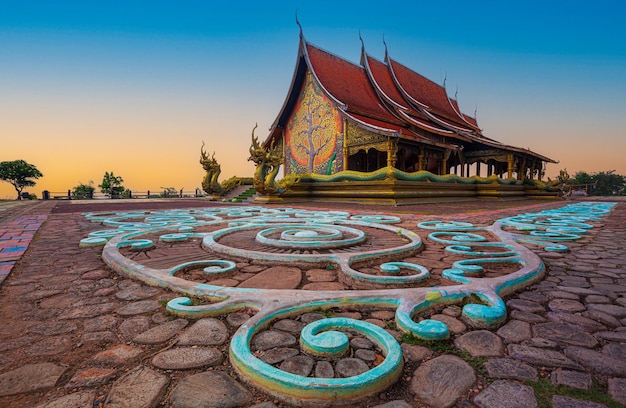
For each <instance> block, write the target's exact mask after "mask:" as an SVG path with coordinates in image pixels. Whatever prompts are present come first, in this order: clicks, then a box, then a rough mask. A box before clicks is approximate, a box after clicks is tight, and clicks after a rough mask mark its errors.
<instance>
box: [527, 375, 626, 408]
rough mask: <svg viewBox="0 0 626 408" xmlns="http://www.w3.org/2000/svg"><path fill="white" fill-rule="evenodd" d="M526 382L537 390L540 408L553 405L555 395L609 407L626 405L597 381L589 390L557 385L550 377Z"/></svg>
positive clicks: (614, 407) (621, 407)
mask: <svg viewBox="0 0 626 408" xmlns="http://www.w3.org/2000/svg"><path fill="white" fill-rule="evenodd" d="M524 384H526V385H529V386H531V387H532V388H533V390H534V391H535V397H536V398H537V402H538V403H539V408H550V407H552V397H553V396H554V395H562V396H565V397H570V398H575V399H579V400H583V401H593V402H598V403H600V404H604V405H606V406H607V407H608V408H624V407H625V405H623V404H620V403H619V402H617V401H615V400H614V399H613V398H611V397H610V396H609V395H608V394H607V393H606V387H605V386H604V385H603V384H600V383H597V382H595V381H594V383H593V384H592V385H591V387H590V388H589V389H588V390H579V389H578V388H571V387H566V386H564V385H559V386H555V385H554V384H552V382H551V381H550V379H549V378H541V379H539V381H524Z"/></svg>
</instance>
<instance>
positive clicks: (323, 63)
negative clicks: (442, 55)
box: [263, 31, 556, 204]
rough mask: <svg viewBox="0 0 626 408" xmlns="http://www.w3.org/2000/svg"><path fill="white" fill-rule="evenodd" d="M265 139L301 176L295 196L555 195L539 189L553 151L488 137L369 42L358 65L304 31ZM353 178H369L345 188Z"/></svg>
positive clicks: (450, 101) (395, 199) (287, 171)
mask: <svg viewBox="0 0 626 408" xmlns="http://www.w3.org/2000/svg"><path fill="white" fill-rule="evenodd" d="M263 145H264V146H266V147H267V148H269V147H270V146H271V147H273V148H274V149H276V150H279V151H280V150H282V159H283V160H282V165H283V172H284V175H302V177H301V178H300V180H299V182H298V183H296V184H295V185H293V186H292V188H290V189H289V191H285V192H284V194H283V195H284V196H285V197H290V198H292V199H294V198H297V197H300V198H305V197H306V198H307V199H311V198H313V199H315V198H321V199H344V200H348V199H354V198H358V197H359V196H364V195H367V196H368V197H369V198H370V199H372V200H375V201H376V199H377V198H378V201H380V200H382V201H386V202H389V203H391V204H402V203H411V202H417V201H423V200H424V199H425V198H437V197H439V198H445V197H447V198H449V199H461V198H471V197H507V196H508V197H524V196H529V195H535V196H537V195H539V196H554V194H549V193H547V191H546V189H543V190H542V189H541V186H543V185H544V184H545V183H543V182H542V181H541V179H542V176H543V174H544V171H545V165H546V164H547V163H556V162H555V161H554V160H552V159H549V158H547V157H545V156H542V155H540V154H538V153H535V152H533V151H531V150H528V149H523V148H518V147H514V146H509V145H505V144H503V143H500V142H498V141H497V140H494V139H491V138H488V137H486V136H484V135H483V132H482V130H481V129H480V127H479V125H478V123H477V120H476V118H475V117H472V116H469V115H466V114H464V113H463V112H461V110H460V108H459V104H458V103H457V101H456V100H455V99H454V98H451V97H449V96H448V94H447V92H446V89H445V86H442V85H438V84H436V83H434V82H433V81H431V80H429V79H427V78H425V77H424V76H422V75H420V74H418V73H416V72H415V71H413V70H411V69H410V68H408V67H406V66H404V65H402V64H401V63H399V62H397V61H396V60H394V59H392V58H391V57H390V56H389V53H388V52H387V47H385V57H384V61H380V60H378V59H376V58H373V57H372V56H370V55H368V54H367V53H366V51H365V46H364V45H363V46H362V50H361V61H360V64H358V65H357V64H354V63H352V62H349V61H347V60H345V59H343V58H340V57H338V56H336V55H334V54H331V53H329V52H327V51H324V50H322V49H320V48H318V47H316V46H314V45H312V44H310V43H309V42H308V41H306V40H305V38H304V36H303V34H302V31H301V32H300V44H299V51H298V57H297V62H296V67H295V72H294V75H293V78H292V82H291V86H290V89H289V93H288V95H287V98H286V99H285V102H284V104H283V106H282V108H281V110H280V113H279V114H278V116H277V118H276V120H275V121H274V123H273V124H272V126H271V128H270V133H269V136H268V137H267V138H266V139H265V142H264V143H263ZM375 174H379V175H380V176H379V177H376V176H374V175H375ZM368 175H369V176H368ZM451 175H454V176H456V177H454V178H452V177H450V176H451ZM470 176H472V178H471V179H470ZM446 177H447V178H446ZM381 178H384V180H386V183H383V182H382V181H381V180H380V179H381ZM346 180H350V181H352V182H353V183H351V185H354V183H357V184H359V183H366V184H363V185H361V186H360V187H359V186H357V187H354V186H353V187H351V188H346V183H345V181H346ZM373 181H379V183H378V186H376V187H373V186H372V182H373ZM433 181H439V183H432V182H433ZM337 183H340V184H337ZM407 183H408V184H407ZM420 183H421V184H420ZM425 183H429V184H428V185H426V184H425ZM430 184H437V185H438V187H437V188H436V189H435V188H434V187H433V186H432V185H430ZM445 184H454V185H457V187H456V188H455V187H453V186H445ZM333 185H334V186H335V187H339V190H340V191H335V192H331V190H336V189H333V188H331V186H333ZM459 185H462V186H463V188H459V187H460V186H459ZM544 187H545V186H544Z"/></svg>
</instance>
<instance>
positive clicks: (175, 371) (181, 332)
mask: <svg viewBox="0 0 626 408" xmlns="http://www.w3.org/2000/svg"><path fill="white" fill-rule="evenodd" d="M567 203H568V202H546V201H539V202H528V201H525V202H504V203H502V202H481V203H458V204H449V203H446V204H442V205H432V204H429V205H422V206H411V207H398V208H388V207H369V206H368V207H365V206H350V205H341V206H332V207H331V206H330V205H328V206H326V207H328V208H327V209H345V210H348V209H349V210H351V211H353V212H358V211H363V212H372V211H378V212H383V213H390V214H391V213H393V214H396V215H399V216H401V217H402V219H403V224H406V225H408V224H412V225H415V222H417V221H422V220H428V219H435V218H443V219H446V218H447V219H455V220H463V221H470V222H474V223H475V224H477V225H487V224H490V223H492V222H493V221H495V220H496V219H498V218H501V217H504V216H507V215H514V214H518V213H520V212H528V211H537V210H539V209H542V208H553V207H560V206H563V205H565V204H567ZM207 204H208V203H207V202H206V201H202V200H180V201H152V202H147V201H146V202H130V203H92V202H88V203H85V204H73V203H68V202H58V203H52V202H48V203H42V204H37V205H33V206H28V207H27V208H24V207H19V211H17V210H16V211H13V212H12V213H10V214H9V213H7V212H5V213H4V214H3V215H2V217H1V218H0V237H1V238H0V280H4V283H2V285H1V286H0V325H1V326H0V327H1V330H0V406H3V407H4V406H7V407H9V406H10V407H32V406H42V407H43V406H68V407H69V406H76V407H79V406H93V407H100V406H111V407H113V406H147V407H148V406H149V407H166V406H193V404H194V401H195V402H199V401H203V403H205V404H207V405H206V406H242V407H253V406H258V407H261V406H263V407H276V406H278V407H283V406H284V407H286V406H287V405H284V404H282V403H280V402H278V401H277V400H274V399H273V398H271V397H269V396H267V395H265V394H263V393H261V392H258V391H255V390H253V389H249V388H248V389H247V390H246V389H245V387H243V386H242V384H241V383H240V382H239V381H238V379H237V377H236V376H235V375H234V374H233V372H232V369H231V367H230V366H229V362H228V357H227V356H228V338H229V336H230V335H232V334H233V333H234V331H235V330H236V328H237V327H238V325H239V324H241V323H242V322H243V321H245V319H246V317H245V313H232V314H230V315H228V316H224V317H223V318H220V319H207V320H206V321H205V320H204V319H203V320H200V321H197V322H196V321H193V320H192V319H177V318H175V317H173V316H169V315H167V314H165V313H164V306H163V305H164V303H165V301H167V300H169V299H171V298H174V297H177V295H176V294H174V293H172V292H170V291H168V290H165V289H162V288H149V287H147V286H145V285H143V284H141V283H139V282H136V281H132V280H129V279H125V278H123V277H121V276H118V275H117V274H116V273H115V272H113V271H111V270H110V269H108V267H107V266H106V265H105V264H104V263H103V262H102V260H101V259H100V256H99V254H100V251H101V248H79V246H78V241H79V240H80V239H81V238H84V237H85V236H87V234H88V232H90V231H94V230H97V229H102V226H100V225H97V224H92V223H90V222H88V221H87V220H86V219H85V218H84V217H82V216H81V215H80V214H79V213H80V212H82V211H112V210H124V209H165V208H183V207H185V208H190V207H200V206H205V205H207ZM208 205H213V204H208ZM215 205H219V206H223V205H224V204H223V203H219V204H215ZM595 225H596V227H597V228H595V229H593V230H591V231H590V232H589V234H587V235H586V236H585V237H584V238H583V239H581V240H579V241H577V242H575V243H569V244H568V246H569V247H570V249H571V251H570V252H569V253H564V254H562V253H549V252H544V251H540V250H537V251H539V252H538V253H539V255H540V256H541V257H542V258H543V260H544V262H545V263H546V266H547V268H548V272H547V276H546V278H545V279H544V280H542V281H541V282H538V283H536V284H534V285H532V286H531V287H529V288H527V289H526V290H523V291H521V292H519V293H516V294H514V295H512V296H510V297H508V298H507V299H505V300H506V302H507V305H508V311H509V319H508V321H507V322H506V323H505V324H504V325H503V326H502V327H499V328H495V329H493V330H489V331H484V330H483V331H478V330H474V329H472V328H471V327H468V326H466V325H465V324H463V322H462V320H461V319H460V316H459V314H460V313H459V311H458V309H455V308H446V309H444V310H438V311H436V316H438V317H437V318H438V319H442V320H444V321H447V322H449V323H450V324H449V326H450V327H451V328H452V327H455V328H456V329H455V331H454V333H453V336H452V337H453V339H454V342H453V344H454V347H456V349H457V350H463V351H464V352H466V353H469V354H471V355H472V356H473V357H474V358H480V359H482V360H481V361H482V363H481V364H483V367H484V369H478V368H476V367H473V368H472V367H470V368H469V370H471V371H473V374H472V372H470V371H467V370H468V368H467V367H469V366H465V364H466V363H465V362H464V361H463V360H461V359H450V360H451V361H449V362H448V361H444V360H443V359H437V358H438V357H439V356H440V355H441V351H432V350H429V349H428V348H426V347H424V346H421V345H410V344H405V343H402V348H403V353H404V355H405V359H406V364H405V369H404V372H403V375H402V378H401V379H400V381H399V382H398V383H397V384H396V385H394V386H392V387H391V388H390V389H388V390H387V392H384V393H381V394H380V395H378V396H375V397H372V398H370V399H368V400H366V401H363V402H362V406H364V407H375V406H382V405H384V404H392V405H389V406H409V407H425V406H428V405H426V404H427V403H428V404H430V406H450V405H447V404H448V402H447V401H448V400H449V399H450V395H451V394H450V393H452V392H454V396H455V397H454V398H453V400H454V402H453V405H452V406H455V405H456V406H464V407H472V406H479V407H495V406H500V405H498V404H499V403H501V402H502V401H526V402H525V404H526V405H525V406H537V405H538V404H539V403H541V399H540V396H538V395H534V393H533V391H532V388H530V387H529V386H528V381H534V380H535V379H536V380H537V381H544V382H548V383H551V384H554V385H555V386H559V387H561V389H564V388H563V387H565V388H567V389H577V390H583V391H584V390H588V389H591V388H594V387H595V388H597V389H600V390H601V392H602V393H604V394H608V395H609V396H610V397H612V398H613V401H612V403H613V404H616V405H613V406H620V405H619V404H620V403H621V404H622V405H623V404H626V396H625V393H624V388H623V384H624V383H625V382H626V250H625V248H624V246H626V203H625V202H619V204H618V205H617V206H616V207H614V209H613V211H612V212H611V214H610V215H608V216H607V217H605V218H604V219H602V220H601V221H600V222H597V223H595ZM23 247H28V249H25V248H23ZM7 249H8V250H7ZM3 254H5V255H3ZM2 259H4V260H2ZM3 263H7V264H8V263H10V264H11V265H4V266H10V268H5V269H4V270H8V271H10V272H11V273H10V275H8V277H7V274H8V272H7V273H6V274H4V275H2V273H3V272H2V271H3V269H2V268H3ZM443 263H449V260H446V259H444V260H443ZM427 266H428V265H427ZM252 267H253V265H250V267H249V268H248V270H247V271H246V272H243V271H242V273H240V275H241V276H240V278H241V279H246V278H247V277H250V276H253V275H254V274H255V273H257V272H260V271H259V270H255V269H254V268H252ZM322 272H323V271H320V270H318V271H317V272H307V273H304V272H303V276H304V275H306V276H313V275H315V276H317V275H319V276H320V278H319V279H322V281H321V282H320V283H326V280H327V278H326V277H325V275H327V274H324V273H322ZM322 275H324V276H322ZM2 276H4V277H2ZM233 280H234V281H235V283H238V281H237V280H236V279H233ZM329 283H330V282H329ZM337 313H338V314H339V313H345V314H349V316H350V317H351V318H357V319H364V320H368V321H372V322H376V324H380V325H383V326H385V325H388V324H389V323H390V321H391V320H393V316H392V315H390V314H389V313H386V311H362V313H361V312H359V311H337ZM241 315H243V316H241ZM311 318H312V317H311V316H305V315H302V316H299V317H296V318H294V320H291V321H287V320H285V321H281V322H278V323H280V325H279V326H281V325H282V326H283V327H284V328H283V330H288V329H287V328H288V327H292V326H297V327H300V325H302V324H303V323H306V322H308V321H309V319H311ZM433 318H434V317H433ZM199 323H200V324H199ZM278 323H276V324H278ZM206 327H209V328H208V329H207V328H206ZM203 330H205V331H207V334H202V333H203ZM274 331H279V330H274ZM280 333H286V332H280ZM283 337H284V336H283ZM281 338H282V337H281ZM181 339H182V340H183V341H182V342H181V344H179V342H180V340H181ZM190 339H192V340H190ZM281 341H284V339H283V340H281ZM194 342H195V343H194ZM183 343H184V344H183ZM270 347H271V345H270ZM283 348H286V349H287V350H284V352H285V353H286V357H278V358H279V361H280V358H282V359H283V360H284V361H283V363H285V364H286V363H287V362H291V363H290V364H291V366H294V364H295V366H296V368H297V369H301V368H302V366H301V365H300V366H298V362H302V361H303V360H304V359H303V356H294V355H293V353H292V352H290V351H289V350H293V349H291V348H289V346H285V347H283ZM193 350H195V351H193ZM198 350H201V351H198ZM365 351H367V348H365V349H364V351H363V352H361V355H368V354H367V353H366V352H365ZM370 354H372V353H370ZM298 359H299V360H298ZM433 360H434V361H435V362H436V363H437V364H433V363H428V362H429V361H433ZM294 362H295V363H294ZM170 364H171V365H170ZM277 364H282V363H277ZM307 364H309V362H308V361H307ZM446 364H449V368H450V369H451V370H452V369H454V370H461V371H462V372H468V375H467V376H466V377H465V378H470V379H472V378H475V379H473V380H471V381H469V383H471V384H470V385H467V384H461V385H459V384H458V383H457V384H455V387H456V388H454V390H453V389H452V388H451V387H448V388H446V385H445V384H443V383H442V381H438V382H437V378H438V377H441V374H436V373H439V372H440V371H441V367H448V366H447V365H446ZM287 366H289V364H287ZM171 367H174V368H171ZM316 370H317V369H316ZM331 370H332V367H331ZM438 370H439V371H438ZM208 374H210V375H208ZM207 381H209V382H210V384H207ZM425 383H429V384H431V383H432V384H433V385H432V386H431V387H432V388H434V389H440V390H441V392H440V393H439V394H440V397H441V398H440V399H438V398H437V396H436V395H435V396H434V397H433V396H432V395H429V396H423V395H422V394H423V392H422V391H420V390H422V389H423V384H425ZM469 383H468V384H469ZM559 392H560V391H559ZM220 393H221V394H220ZM224 394H230V395H231V396H232V400H229V399H228V398H227V397H224V396H223V395H224ZM557 394H558V392H557ZM190 395H193V396H194V397H193V398H191V399H190ZM581 395H583V397H579V398H582V399H583V400H584V399H585V397H584V395H586V394H581ZM444 397H445V398H444ZM194 398H195V399H194ZM551 398H552V401H551V403H554V404H556V405H555V406H557V405H559V404H560V405H559V406H567V405H563V404H570V406H574V405H572V404H578V405H575V406H600V407H601V406H607V405H604V404H601V403H594V402H591V401H581V400H573V401H572V398H569V397H567V396H560V395H554V396H553V397H551ZM444 400H445V401H446V402H444ZM538 401H539V402H538ZM46 404H48V405H46ZM129 404H131V405H129ZM189 404H191V405H189ZM211 404H217V405H211ZM220 404H221V405H220ZM228 404H230V405H228ZM394 404H395V405H394ZM584 404H587V405H584ZM509 405H510V403H509ZM511 406H513V405H511ZM544 406H545V405H544Z"/></svg>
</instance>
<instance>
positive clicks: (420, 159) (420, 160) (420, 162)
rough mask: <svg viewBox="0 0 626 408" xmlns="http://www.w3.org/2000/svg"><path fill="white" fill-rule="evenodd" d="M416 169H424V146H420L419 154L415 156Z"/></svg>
mask: <svg viewBox="0 0 626 408" xmlns="http://www.w3.org/2000/svg"><path fill="white" fill-rule="evenodd" d="M417 170H418V171H422V170H424V148H423V147H420V154H419V155H418V156H417Z"/></svg>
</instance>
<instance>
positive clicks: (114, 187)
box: [98, 171, 124, 198]
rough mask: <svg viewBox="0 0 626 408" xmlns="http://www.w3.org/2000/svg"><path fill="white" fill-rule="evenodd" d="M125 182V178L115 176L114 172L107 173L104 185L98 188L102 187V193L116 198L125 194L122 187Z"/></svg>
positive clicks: (105, 173) (103, 180) (103, 179)
mask: <svg viewBox="0 0 626 408" xmlns="http://www.w3.org/2000/svg"><path fill="white" fill-rule="evenodd" d="M123 182H124V179H123V178H121V177H118V176H116V175H114V174H113V172H110V173H109V172H108V171H105V172H104V177H103V178H102V184H99V185H98V187H100V191H101V192H102V193H103V194H106V195H108V196H109V197H111V198H114V197H115V196H119V195H121V194H122V193H123V192H124V186H123V185H122V183H123Z"/></svg>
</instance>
